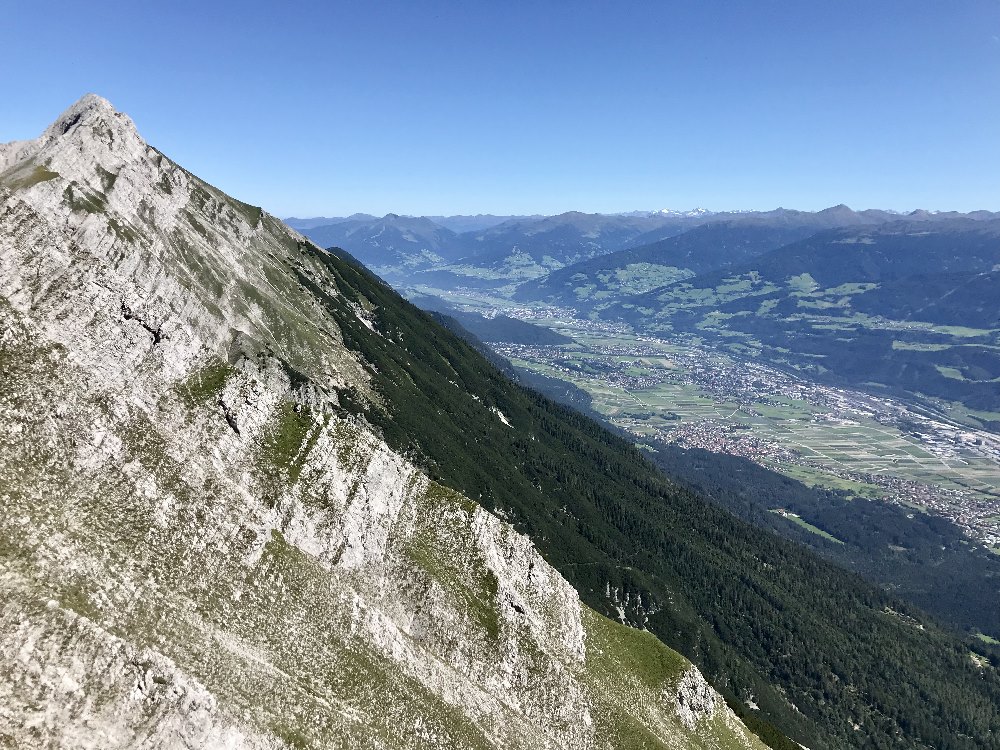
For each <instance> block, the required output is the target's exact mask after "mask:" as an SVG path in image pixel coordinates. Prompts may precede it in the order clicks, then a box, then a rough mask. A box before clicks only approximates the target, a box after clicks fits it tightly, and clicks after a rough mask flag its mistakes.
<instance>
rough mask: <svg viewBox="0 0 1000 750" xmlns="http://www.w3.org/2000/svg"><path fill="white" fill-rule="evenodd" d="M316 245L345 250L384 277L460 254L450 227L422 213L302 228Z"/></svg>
mask: <svg viewBox="0 0 1000 750" xmlns="http://www.w3.org/2000/svg"><path fill="white" fill-rule="evenodd" d="M303 233H304V234H305V235H306V236H307V237H309V239H311V240H312V241H313V242H315V243H316V244H317V245H319V246H320V247H339V248H341V249H343V250H347V251H348V252H349V253H351V255H353V256H354V257H355V258H357V259H358V260H360V261H361V262H362V263H364V264H365V265H366V266H368V267H369V268H372V269H374V270H375V271H376V272H377V273H380V274H382V275H383V276H386V277H387V278H394V277H400V276H403V277H405V276H406V275H408V274H409V273H412V272H413V271H414V270H415V269H420V268H428V267H432V266H436V265H441V264H444V263H447V262H448V261H450V260H453V259H454V258H455V257H456V256H457V255H459V254H461V252H462V249H461V248H462V246H461V245H460V244H459V243H458V241H457V239H456V235H455V233H454V232H452V231H451V230H450V229H446V228H445V227H442V226H440V225H439V224H435V223H434V222H433V221H431V220H430V219H428V218H426V217H422V216H421V217H413V216H399V215H397V214H386V215H385V216H383V217H382V218H380V219H368V218H360V219H352V220H348V221H342V222H340V223H339V224H326V225H323V226H318V227H313V228H311V229H306V230H303Z"/></svg>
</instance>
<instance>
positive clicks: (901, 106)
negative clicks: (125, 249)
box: [0, 0, 1000, 216]
mask: <svg viewBox="0 0 1000 750" xmlns="http://www.w3.org/2000/svg"><path fill="white" fill-rule="evenodd" d="M5 5H6V6H7V7H6V8H5V9H4V11H3V13H2V16H3V19H4V20H3V21H2V22H0V24H2V25H0V30H2V32H3V33H2V37H3V43H2V44H0V71H2V75H0V80H2V81H3V84H4V85H3V96H2V98H0V141H5V140H13V139H21V138H28V137H34V136H35V135H37V134H38V133H39V132H41V130H42V129H43V128H44V127H45V126H46V125H47V124H48V123H49V122H51V121H52V120H53V119H55V117H56V116H57V115H58V114H59V113H60V112H61V111H62V110H63V109H65V108H66V107H67V106H68V105H69V104H70V103H72V102H73V101H75V100H76V99H77V98H79V97H80V96H81V95H82V94H84V93H85V92H87V91H94V92H96V93H98V94H101V95H103V96H105V97H107V98H108V99H110V100H111V101H112V103H113V104H114V105H115V106H116V107H118V108H119V109H121V110H124V111H126V112H128V113H129V114H130V115H131V116H132V117H133V119H134V120H135V121H136V123H137V124H138V126H139V130H140V132H141V133H142V134H143V135H144V136H145V137H146V139H147V140H148V141H149V142H151V143H152V144H153V145H155V146H157V147H158V148H160V149H161V150H162V151H164V152H165V153H166V154H168V155H169V156H171V157H172V158H174V159H175V160H176V161H178V162H180V163H181V164H182V165H184V166H185V167H187V168H188V169H190V170H191V171H193V172H195V173H197V174H198V175H200V176H201V177H203V178H204V179H206V180H208V181H209V182H212V183H213V184H215V185H217V186H219V187H220V188H223V189H224V190H226V191H227V192H229V193H231V194H233V195H235V196H237V197H239V198H241V199H243V200H245V201H248V202H251V203H254V204H260V205H263V206H264V207H265V208H266V209H268V210H269V211H271V212H273V213H276V214H278V215H281V216H288V215H297V216H312V215H325V216H337V215H345V214H350V213H353V212H355V211H364V212H369V213H375V214H382V213H385V212H389V211H394V212H397V213H409V214H439V213H479V212H492V213H558V212H561V211H565V210H570V209H573V210H581V211H605V212H611V211H626V210H631V209H646V208H649V209H654V208H664V207H670V208H691V207H694V206H705V207H708V208H713V209H740V208H756V209H767V208H774V207H776V206H779V205H780V206H785V207H792V208H802V209H818V208H822V207H825V206H828V205H833V204H836V203H841V202H843V203H847V204H848V205H850V206H852V207H854V208H868V207H879V208H895V209H900V210H908V209H912V208H915V207H923V208H940V209H959V210H971V209H978V208H989V209H992V210H997V209H1000V0H952V1H951V2H939V1H938V0H863V1H862V0H832V1H831V0H781V1H780V2H779V1H777V0H752V1H741V2H721V1H715V2H713V1H711V0H706V1H704V2H695V1H694V0H691V1H690V2H686V3H669V2H649V3H639V2H632V3H630V2H610V0H609V1H607V2H575V3H570V2H568V1H566V2H545V0H536V1H535V2H520V1H518V0H508V1H505V2H501V1H500V0H496V1H494V2H482V1H479V0H461V1H459V0H455V1H454V2H447V3H444V2H442V3H437V2H422V1H421V0H411V1H410V2H377V1H376V2H349V3H348V2H286V3H274V2H253V1H252V0H242V1H241V2H239V3H236V2H210V1H208V2H190V1H189V0H171V2H147V1H145V0H130V2H117V1H112V2H102V1H101V0H97V2H78V1H75V2H42V1H38V2H27V1H26V0H20V1H15V2H13V3H7V4H5Z"/></svg>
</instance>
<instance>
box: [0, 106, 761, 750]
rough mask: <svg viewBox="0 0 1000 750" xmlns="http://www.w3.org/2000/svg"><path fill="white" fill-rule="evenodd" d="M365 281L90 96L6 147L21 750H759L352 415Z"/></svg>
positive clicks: (678, 660) (478, 511)
mask: <svg viewBox="0 0 1000 750" xmlns="http://www.w3.org/2000/svg"><path fill="white" fill-rule="evenodd" d="M355 275H356V271H355V270H354V266H353V265H352V264H351V263H350V262H349V261H347V260H345V259H343V258H340V257H337V256H330V255H327V254H325V253H323V252H322V251H321V250H319V249H318V248H316V247H315V246H313V245H310V244H309V243H307V242H306V241H304V239H303V238H302V237H300V236H298V235H296V234H295V233H294V232H292V231H290V230H288V229H287V228H286V227H284V226H283V225H282V224H280V223H279V222H278V221H276V220H275V219H274V218H273V217H271V216H269V215H267V214H266V213H264V212H262V211H261V210H260V209H258V208H255V207H252V206H248V205H246V204H242V203H239V202H238V201H234V200H232V199H230V198H228V197H226V196H224V195H223V194H221V193H220V192H219V191H217V190H215V189H214V188H212V187H211V186H209V185H207V184H205V183H203V182H201V181H200V180H198V179H197V178H195V177H194V176H192V175H191V174H190V173H188V172H186V171H184V170H183V169H181V168H180V167H178V166H177V165H175V164H173V163H172V162H170V161H169V160H168V159H167V158H165V157H164V156H163V155H162V154H160V153H159V152H157V151H156V150H155V149H153V148H151V147H149V146H148V145H146V144H145V143H144V142H143V141H142V140H141V139H140V138H139V137H138V135H137V134H136V132H135V130H134V127H133V125H132V123H131V121H130V120H129V119H128V118H127V117H125V116H124V115H122V114H120V113H117V112H115V111H114V110H113V109H112V108H111V107H110V105H109V104H108V103H107V102H105V101H104V100H102V99H100V98H98V97H94V96H88V97H85V98H84V99H83V100H81V101H80V102H78V103H77V104H76V105H74V106H73V107H72V108H71V109H70V110H68V111H67V112H66V113H65V114H63V115H62V116H61V117H60V118H59V119H58V120H57V121H56V123H55V124H53V125H52V127H50V128H49V129H48V130H47V131H46V132H45V133H44V134H43V135H42V137H41V138H39V139H37V140H35V141H31V142H26V143H17V144H7V145H5V146H3V147H0V378H2V381H3V387H2V388H0V425H2V427H0V504H2V508H3V511H4V512H3V513H2V514H0V589H2V595H0V602H2V604H0V743H2V744H4V745H5V746H12V747H74V748H76V747H95V748H114V747H123V748H124V747H130V748H131V747H199V748H201V747H226V748H234V747H247V748H250V747H253V748H258V747H259V748H264V747H267V748H277V747H295V748H304V747H324V748H326V747H344V748H404V747H448V748H452V747H468V748H495V747H501V746H502V747H525V748H533V747H546V748H548V747H563V748H579V747H594V748H610V747H670V748H729V747H748V748H750V747H758V746H759V743H758V742H757V740H756V739H755V738H753V737H752V736H749V735H748V734H747V732H746V730H745V729H744V728H743V727H742V725H741V724H740V723H739V722H738V721H737V720H736V718H735V716H734V715H733V714H732V713H731V712H730V711H729V710H728V709H727V708H726V706H725V704H724V703H722V701H721V700H720V699H719V697H718V695H717V694H716V693H715V692H714V691H712V690H711V688H709V687H708V686H707V685H706V683H705V682H704V680H703V679H702V678H701V677H700V674H699V673H698V671H697V670H696V669H694V668H693V667H691V666H690V664H689V663H688V662H687V661H685V660H684V659H683V658H682V657H680V656H678V655H677V654H675V653H674V652H671V651H670V650H669V649H667V648H665V647H664V646H662V645H661V644H660V643H659V642H657V641H656V639H655V638H653V637H652V636H651V635H649V634H647V633H641V632H639V631H636V630H632V629H629V628H626V627H624V626H622V625H619V624H615V623H612V622H611V621H609V620H606V619H604V618H603V617H601V616H600V615H598V614H596V613H594V612H593V611H591V610H589V609H587V608H586V607H584V606H581V604H580V601H579V599H578V598H577V594H576V593H575V592H574V590H573V588H572V587H571V586H570V585H569V584H568V583H567V582H566V580H565V579H564V578H562V577H561V576H560V575H559V574H558V573H557V572H556V571H555V570H554V569H553V568H552V567H551V566H550V565H549V564H548V563H546V562H545V560H543V559H542V557H540V556H539V554H538V553H537V552H536V551H535V549H534V548H533V547H532V545H531V543H530V542H529V540H528V539H527V538H526V537H525V536H522V535H520V534H518V533H517V532H515V531H514V530H513V529H512V528H511V527H510V526H509V525H508V524H507V523H505V522H503V521H502V520H500V519H499V518H497V517H496V516H494V515H492V514H490V513H489V512H487V511H486V510H484V509H483V508H481V507H480V506H478V505H476V504H475V503H473V502H472V501H470V500H469V499H468V497H467V496H463V495H462V494H461V493H459V492H456V491H455V490H453V489H448V488H447V487H445V486H443V485H441V484H439V483H437V482H435V481H434V480H433V479H432V478H431V477H428V476H427V474H426V472H425V471H424V470H423V469H422V468H420V467H419V466H418V465H416V464H415V463H414V460H413V459H414V457H415V456H413V455H409V456H408V455H404V454H403V453H402V452H400V451H399V450H396V449H394V448H393V447H392V446H390V445H388V444H387V443H386V442H385V440H384V438H383V436H382V435H381V434H380V432H379V431H378V430H377V429H374V428H373V427H372V423H371V421H369V420H366V419H364V418H361V417H359V416H357V415H356V412H358V411H359V410H363V411H366V412H367V413H370V414H371V415H372V416H373V418H374V417H375V416H376V415H379V414H382V415H388V414H389V413H390V412H389V410H390V409H391V408H394V407H395V404H393V403H392V401H391V399H390V398H389V397H388V395H387V393H386V392H385V391H384V390H383V388H384V385H383V384H382V383H381V382H380V381H379V372H378V370H377V369H376V366H375V365H374V363H373V361H372V360H370V359H366V358H365V357H364V356H361V355H360V354H359V346H360V345H362V344H363V345H364V346H365V347H369V348H370V347H374V348H375V349H376V350H385V349H391V350H395V351H396V352H401V353H402V355H401V356H403V357H407V356H410V355H408V354H407V353H406V352H407V349H408V348H409V347H413V346H414V345H417V346H418V347H419V346H420V345H421V344H420V341H419V339H416V340H415V339H412V338H410V337H409V335H410V334H409V332H407V333H406V334H405V336H404V334H403V332H402V330H401V328H400V327H399V326H398V325H395V324H394V320H395V318H394V316H397V315H404V316H405V315H410V316H411V317H412V318H413V319H414V320H417V321H419V322H420V324H422V325H423V324H428V323H429V321H428V320H427V319H426V318H424V317H423V316H422V315H420V314H419V313H417V312H416V311H414V310H413V309H412V308H410V307H409V306H408V305H406V304H405V303H403V302H402V301H401V300H399V299H398V298H397V297H395V296H394V295H391V293H390V292H389V291H388V290H387V289H386V288H385V287H384V286H383V285H381V284H380V283H379V282H377V281H376V280H374V279H373V278H371V277H370V276H365V277H363V281H364V289H365V292H367V293H368V294H369V295H371V297H366V296H365V294H363V293H362V292H361V291H360V289H359V288H351V287H350V286H349V283H348V282H349V279H350V278H352V277H354V276H355ZM376 293H378V294H379V295H383V296H385V299H386V300H388V301H389V303H390V305H391V306H392V307H393V310H392V311H391V314H390V315H388V316H387V315H386V311H385V310H384V309H383V307H382V299H381V297H379V298H377V299H376V300H375V301H373V298H375V297H376ZM430 330H431V336H432V337H433V336H436V335H439V334H437V333H435V332H434V331H435V330H436V329H435V328H434V327H433V326H430ZM449 387H453V386H449ZM465 398H466V399H467V400H468V401H469V402H470V403H472V402H473V395H467V396H466V397H465ZM479 408H480V409H481V410H482V411H483V412H484V413H488V414H490V417H491V418H492V419H493V421H494V423H495V425H496V426H495V429H496V430H497V431H507V430H510V429H511V428H509V427H507V426H506V425H505V424H504V423H503V422H502V420H501V417H502V415H501V414H500V412H499V411H498V412H496V413H495V414H494V413H492V412H487V411H486V408H487V407H486V406H485V405H483V406H480V407H479Z"/></svg>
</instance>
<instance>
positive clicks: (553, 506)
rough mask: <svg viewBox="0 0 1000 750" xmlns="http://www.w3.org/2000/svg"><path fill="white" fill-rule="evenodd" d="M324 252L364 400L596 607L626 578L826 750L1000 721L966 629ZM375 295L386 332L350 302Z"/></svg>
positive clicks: (703, 651)
mask: <svg viewBox="0 0 1000 750" xmlns="http://www.w3.org/2000/svg"><path fill="white" fill-rule="evenodd" d="M314 252H315V253H320V251H314ZM317 257H320V258H321V259H322V261H323V263H324V264H325V266H326V268H327V269H328V270H329V272H330V275H331V276H332V277H333V278H335V279H336V286H337V287H338V288H339V289H340V290H341V291H342V292H343V293H344V296H338V295H335V294H333V293H332V292H333V291H334V290H333V289H332V288H330V287H329V286H328V285H327V284H326V283H325V282H324V281H323V280H322V279H318V278H311V277H309V276H307V275H302V276H301V277H300V281H301V282H302V284H303V285H305V286H306V287H307V288H309V289H310V290H311V291H312V292H313V293H314V294H316V295H317V297H318V298H320V299H321V301H322V302H323V304H324V305H325V306H326V308H327V309H328V310H329V311H330V312H331V313H332V314H333V316H334V317H335V318H336V320H337V321H338V323H339V324H340V325H341V327H342V332H343V337H344V340H345V342H346V343H347V345H348V346H349V347H351V348H354V349H356V350H357V351H358V352H359V353H360V354H361V355H362V356H363V357H364V359H365V360H366V361H367V362H369V363H370V364H371V365H372V366H373V367H372V374H373V378H374V383H375V386H376V388H377V389H378V391H379V392H380V393H381V394H382V396H383V398H384V400H385V408H384V409H367V410H365V408H364V406H363V405H362V403H361V400H360V399H357V400H355V401H354V407H353V408H355V409H356V410H358V411H362V410H364V411H365V412H366V416H367V418H368V419H369V420H370V421H372V422H373V423H374V424H375V425H377V426H378V427H380V428H381V429H382V430H383V432H384V434H385V436H386V438H387V439H388V441H389V443H390V444H391V445H393V446H394V447H396V448H399V449H401V450H405V451H407V452H409V453H410V454H411V455H413V456H415V457H417V458H418V460H419V461H420V462H421V463H422V464H423V465H424V466H426V467H427V468H428V470H429V472H430V473H431V474H432V476H434V477H435V478H436V479H438V480H439V481H440V482H442V483H443V484H446V485H449V486H452V487H454V488H456V489H459V490H461V491H462V492H463V493H465V494H466V495H468V496H469V497H471V498H473V499H476V500H479V501H480V502H482V503H483V504H484V505H485V506H486V507H488V508H492V509H495V510H498V511H500V512H502V513H505V514H507V515H508V516H509V517H511V518H512V519H513V520H514V522H515V524H516V525H517V526H518V527H519V528H520V529H522V530H523V531H525V532H527V533H529V534H530V535H531V536H532V538H533V539H534V540H535V543H536V545H537V546H538V547H539V548H540V550H541V551H542V552H543V554H544V555H545V556H546V557H547V559H549V560H550V562H552V563H553V564H554V565H555V566H556V567H557V568H558V569H559V570H560V571H562V572H563V574H564V575H566V576H567V577H568V578H569V579H570V580H571V581H572V582H573V583H574V584H575V585H576V586H577V588H578V590H579V591H580V592H581V595H582V597H583V598H584V600H585V601H586V602H587V603H588V604H589V605H590V606H592V607H594V608H595V609H597V610H598V611H603V612H606V613H610V612H611V611H612V609H613V607H612V605H611V603H610V602H609V600H608V598H607V596H606V594H607V592H608V591H609V590H612V591H613V595H615V596H617V597H618V599H619V600H620V601H621V603H622V607H623V609H624V610H625V612H626V615H627V616H628V617H629V618H630V619H631V620H632V621H633V622H636V623H645V624H646V627H648V628H649V629H650V630H652V631H653V632H654V633H656V634H657V635H658V636H659V637H660V638H661V639H663V640H664V641H665V642H666V643H667V644H668V645H670V646H672V647H674V648H676V649H678V650H679V651H681V652H682V653H683V654H685V655H687V656H689V657H691V658H692V659H693V660H694V661H696V663H698V664H699V665H701V666H702V667H703V668H704V669H705V670H706V671H707V673H708V674H709V675H710V676H711V677H712V678H714V681H715V683H716V685H717V686H718V687H720V688H721V689H722V690H723V691H725V692H726V694H727V695H728V696H729V697H730V698H733V699H747V698H749V697H751V696H752V697H753V699H754V701H755V702H756V704H758V705H759V706H760V707H761V711H762V714H763V715H764V716H766V717H768V718H770V719H771V720H773V721H774V722H775V723H777V724H778V725H780V726H781V727H782V728H783V729H784V730H785V731H786V732H787V733H789V734H790V735H791V736H793V737H794V738H796V739H798V740H800V741H802V742H804V743H805V744H807V745H809V746H810V747H813V748H823V747H841V746H856V747H865V746H871V747H875V746H883V747H885V746H900V747H902V746H906V747H912V746H916V745H920V744H929V745H934V746H941V747H943V746H949V745H948V743H951V745H950V746H952V747H969V748H972V747H978V746H981V743H982V742H983V741H985V738H987V737H989V736H991V733H992V732H996V731H998V730H1000V712H998V706H1000V682H998V681H997V677H996V674H995V673H992V672H990V673H986V674H985V675H984V674H982V673H980V671H979V670H978V669H976V668H975V667H974V665H973V664H972V663H971V662H970V660H969V659H968V656H967V653H966V652H965V650H964V649H963V648H962V646H961V644H959V643H958V642H957V641H956V640H953V639H951V638H950V637H949V636H947V635H945V634H944V633H942V632H940V631H939V630H937V629H936V628H935V627H934V626H933V625H932V624H927V625H926V627H924V628H916V627H914V626H913V625H912V624H911V623H912V621H911V620H904V619H902V618H899V617H895V616H892V615H890V614H887V611H889V610H892V611H895V612H899V611H904V612H905V611H906V607H905V606H904V605H902V604H900V603H898V602H893V601H891V600H890V599H888V598H887V597H886V595H884V594H882V593H879V592H877V591H875V590H874V589H872V588H870V587H868V586H866V585H865V584H863V583H862V582H861V581H860V580H859V579H857V578H855V577H853V576H850V575H848V574H845V573H843V572H841V571H839V570H838V569H836V568H834V567H833V566H831V565H828V564H826V563H823V562H821V561H820V560H818V559H817V558H816V557H815V556H813V555H811V554H809V553H807V552H805V551H803V550H801V549H799V548H798V547H796V546H795V545H793V544H791V543H788V542H784V541H782V540H780V539H778V538H777V537H775V536H773V535H769V534H762V533H761V532H760V531H758V530H754V529H752V528H751V527H749V526H747V525H746V524H743V523H741V522H739V521H737V520H736V519H734V518H733V517H732V516H730V515H729V514H727V513H725V512H723V511H721V510H719V509H717V508H713V507H711V506H709V505H708V504H706V503H704V502H703V501H701V500H700V499H699V498H698V497H696V496H694V495H692V494H691V493H689V492H686V491H684V490H682V489H680V488H678V487H677V486H675V485H673V484H671V483H670V482H668V481H666V480H664V479H662V478H661V477H660V476H659V475H658V474H657V472H656V471H655V470H654V469H653V468H652V467H651V466H650V465H649V464H648V463H647V462H646V461H645V459H643V458H642V457H641V456H640V455H639V453H638V452H637V451H636V450H635V449H633V448H632V446H630V445H629V444H628V443H626V442H625V441H623V440H621V439H619V438H616V437H614V436H612V435H610V434H609V433H608V432H606V431H605V430H603V429H602V428H600V427H599V426H597V425H596V424H595V423H594V422H592V421H590V420H589V419H587V418H585V417H581V416H580V415H578V414H575V413H573V412H571V411H569V410H567V409H565V408H563V407H560V406H557V405H555V404H553V403H551V402H549V401H547V400H546V399H544V398H541V397H539V396H537V395H535V394H533V393H531V392H529V391H525V390H523V389H520V388H518V387H517V386H515V385H513V384H511V383H510V382H509V381H507V380H506V379H505V378H503V377H502V376H501V375H500V374H499V373H497V372H496V371H495V370H494V369H493V368H492V367H490V366H489V365H488V364H487V363H486V362H485V361H484V360H483V359H482V358H481V357H480V356H479V355H478V354H476V353H475V352H474V351H473V350H472V349H471V348H470V347H469V346H467V345H466V344H465V343H464V342H462V341H460V340H459V339H457V338H456V337H455V336H454V335H452V334H451V333H449V332H448V331H446V330H444V329H443V328H441V327H440V326H438V325H436V324H435V323H434V322H433V321H432V320H431V318H430V317H429V316H427V315H425V314H423V313H421V312H419V311H418V310H417V309H416V308H414V307H413V306H412V305H410V304H409V303H406V302H405V301H403V300H402V299H400V298H399V297H398V296H397V295H396V294H395V293H394V292H393V291H392V290H391V289H390V288H389V287H388V286H386V285H385V284H383V283H382V282H380V281H379V280H377V279H376V278H374V277H373V276H371V275H370V274H369V273H367V272H366V271H365V270H364V269H363V268H361V267H359V266H358V265H356V264H355V263H354V262H352V261H351V260H350V259H349V258H348V257H346V256H343V257H341V256H338V255H337V254H335V253H332V254H325V253H324V254H320V255H318V256H317ZM345 298H346V299H345ZM362 298H364V300H366V301H368V302H370V303H372V304H374V306H375V308H376V310H377V314H376V315H377V328H378V329H379V331H380V333H381V335H380V336H371V335H369V333H370V332H369V331H367V330H366V329H365V328H364V327H363V326H362V324H361V323H360V322H359V321H358V320H357V317H356V316H355V315H354V314H353V312H352V310H351V308H350V307H349V305H348V301H355V302H357V303H358V304H362ZM342 401H343V402H344V403H346V404H350V403H351V397H350V394H349V393H344V394H342ZM494 408H496V409H499V410H500V411H501V412H502V413H503V414H504V416H505V417H506V419H507V420H509V421H510V423H511V424H512V427H508V426H506V425H505V424H503V422H501V420H500V419H499V417H498V416H497V415H496V414H495V413H494V412H493V411H492V410H493V409H494ZM912 616H914V617H919V614H917V613H913V615H912ZM859 633H864V634H865V636H866V637H865V638H863V639H859V638H858V634H859ZM771 683H773V684H774V685H776V686H777V687H772V686H771ZM793 706H794V707H793ZM852 725H857V726H859V727H860V729H858V730H855V729H853V728H852Z"/></svg>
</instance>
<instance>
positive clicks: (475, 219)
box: [427, 214, 544, 234]
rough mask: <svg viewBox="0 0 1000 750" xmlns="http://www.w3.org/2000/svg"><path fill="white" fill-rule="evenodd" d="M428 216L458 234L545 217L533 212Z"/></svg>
mask: <svg viewBox="0 0 1000 750" xmlns="http://www.w3.org/2000/svg"><path fill="white" fill-rule="evenodd" d="M427 218H428V219H430V220H431V221H433V222H434V223H435V224H440V225H441V226H443V227H446V228H448V229H450V230H451V231H453V232H455V233H456V234H463V233H465V232H481V231H483V230H485V229H489V228H490V227H495V226H497V225H498V224H503V223H505V222H508V221H530V220H533V219H541V218H544V217H543V216H542V215H541V214H532V215H530V216H518V215H511V216H495V215H493V214H475V215H473V216H462V215H457V216H428V217H427Z"/></svg>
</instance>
